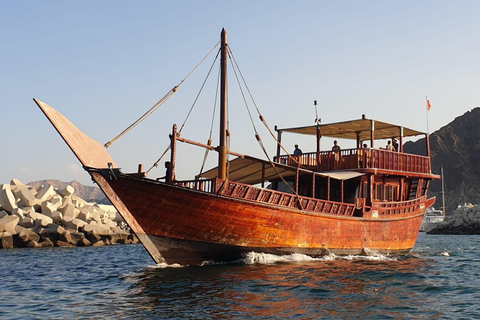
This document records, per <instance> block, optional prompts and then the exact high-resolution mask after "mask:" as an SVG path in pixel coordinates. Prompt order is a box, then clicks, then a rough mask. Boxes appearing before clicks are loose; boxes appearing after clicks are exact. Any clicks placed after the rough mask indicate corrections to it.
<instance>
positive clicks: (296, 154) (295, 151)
mask: <svg viewBox="0 0 480 320" xmlns="http://www.w3.org/2000/svg"><path fill="white" fill-rule="evenodd" d="M302 153H303V152H302V150H301V149H300V148H299V147H298V144H296V145H295V150H294V151H293V155H295V156H300V155H302Z"/></svg>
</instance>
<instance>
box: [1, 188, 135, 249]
mask: <svg viewBox="0 0 480 320" xmlns="http://www.w3.org/2000/svg"><path fill="white" fill-rule="evenodd" d="M74 193H75V189H74V188H73V187H72V186H71V185H67V186H66V187H65V188H62V189H59V188H55V187H53V186H52V185H50V184H45V185H43V186H40V187H39V188H38V189H35V188H34V187H32V186H29V185H25V184H23V183H22V182H20V181H19V180H18V179H13V180H12V181H11V182H10V184H2V185H0V248H3V249H10V248H21V247H29V248H39V247H54V246H55V247H64V246H104V245H110V244H115V243H122V244H130V243H137V242H138V239H137V238H136V237H135V235H134V234H132V232H131V231H130V229H129V228H128V226H127V225H126V223H125V222H124V221H123V219H122V217H121V216H120V215H119V214H118V212H117V211H116V210H115V208H114V207H113V206H111V205H100V204H96V203H90V202H86V201H85V200H83V199H82V198H80V197H78V196H76V195H75V194H74Z"/></svg>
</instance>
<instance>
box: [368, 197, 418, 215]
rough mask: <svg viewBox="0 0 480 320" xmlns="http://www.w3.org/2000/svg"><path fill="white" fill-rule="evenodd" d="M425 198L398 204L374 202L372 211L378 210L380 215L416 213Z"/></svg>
mask: <svg viewBox="0 0 480 320" xmlns="http://www.w3.org/2000/svg"><path fill="white" fill-rule="evenodd" d="M425 198H426V197H425V196H423V197H421V198H418V199H415V200H407V201H399V202H375V203H374V205H373V207H372V209H373V210H378V212H379V213H380V214H382V215H394V214H404V213H410V212H414V211H418V210H419V208H418V206H420V205H421V204H422V203H425Z"/></svg>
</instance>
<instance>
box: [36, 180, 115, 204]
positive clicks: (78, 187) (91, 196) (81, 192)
mask: <svg viewBox="0 0 480 320" xmlns="http://www.w3.org/2000/svg"><path fill="white" fill-rule="evenodd" d="M47 183H48V184H50V185H52V186H53V187H54V188H58V189H65V187H66V186H67V185H71V186H72V187H73V188H74V189H75V195H77V196H79V197H80V198H82V199H84V200H85V201H89V202H96V203H99V204H110V202H109V201H108V199H107V198H106V197H105V195H104V194H103V192H102V191H101V190H100V189H99V188H97V187H89V186H85V185H83V184H81V183H80V182H78V181H76V180H74V181H70V182H62V181H59V180H41V181H34V182H30V183H28V185H30V186H32V187H34V188H35V189H38V188H39V187H40V186H42V185H46V184H47Z"/></svg>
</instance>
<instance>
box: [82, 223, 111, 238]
mask: <svg viewBox="0 0 480 320" xmlns="http://www.w3.org/2000/svg"><path fill="white" fill-rule="evenodd" d="M83 231H84V232H95V233H97V234H98V235H100V236H108V235H110V234H112V231H111V230H110V228H109V227H108V226H105V225H98V224H91V223H87V224H86V225H84V226H83Z"/></svg>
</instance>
